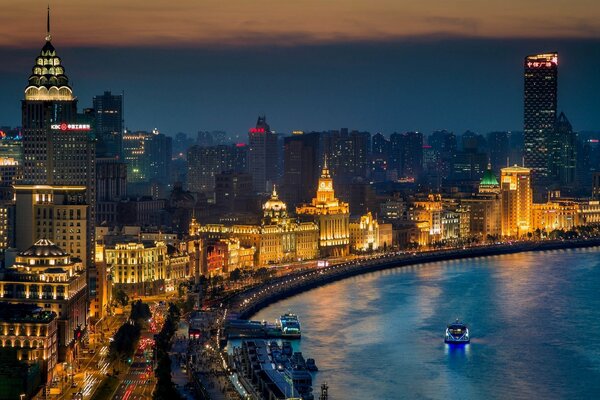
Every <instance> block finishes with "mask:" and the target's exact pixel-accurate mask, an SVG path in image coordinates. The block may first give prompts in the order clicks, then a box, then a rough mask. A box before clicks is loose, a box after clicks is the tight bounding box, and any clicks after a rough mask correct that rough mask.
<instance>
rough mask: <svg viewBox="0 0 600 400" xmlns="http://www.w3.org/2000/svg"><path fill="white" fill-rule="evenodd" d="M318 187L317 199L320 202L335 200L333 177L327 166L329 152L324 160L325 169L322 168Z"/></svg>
mask: <svg viewBox="0 0 600 400" xmlns="http://www.w3.org/2000/svg"><path fill="white" fill-rule="evenodd" d="M318 185H319V186H318V187H317V197H316V199H315V200H316V201H317V202H319V203H328V202H331V201H334V200H335V192H334V191H333V179H332V178H331V174H330V173H329V167H328V166H327V154H325V158H324V160H323V169H322V170H321V177H320V178H319V183H318Z"/></svg>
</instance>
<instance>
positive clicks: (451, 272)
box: [255, 248, 600, 399]
mask: <svg viewBox="0 0 600 400" xmlns="http://www.w3.org/2000/svg"><path fill="white" fill-rule="evenodd" d="M599 255H600V249H598V248H596V249H594V250H590V249H585V250H581V251H580V250H576V251H553V252H545V253H524V254H515V255H506V256H497V257H489V258H477V259H473V260H459V261H449V262H440V263H432V264H427V265H423V266H413V267H406V268H399V269H396V270H389V271H385V272H379V273H372V274H367V275H364V276H361V277H356V278H352V279H348V280H345V281H341V282H336V283H333V284H330V285H327V286H325V287H322V288H319V289H316V290H314V291H311V292H308V293H304V294H302V295H299V296H296V297H293V298H290V299H287V300H284V301H281V302H279V303H276V304H274V305H272V306H271V307H269V308H267V309H265V310H263V311H261V312H260V313H259V314H258V315H257V316H255V318H256V319H268V320H273V319H275V318H277V317H279V316H280V315H281V314H283V313H284V312H286V311H288V310H291V311H292V312H294V313H297V314H298V315H299V317H300V320H301V323H302V329H303V337H302V340H301V341H300V342H299V343H298V348H299V349H300V350H301V351H303V352H304V353H305V354H306V356H308V357H314V358H315V359H316V362H317V365H318V366H319V372H318V373H317V375H316V379H315V385H314V387H315V390H317V389H318V387H319V385H320V383H322V382H325V381H327V382H328V384H329V386H330V393H331V397H332V398H351V399H358V398H361V399H362V398H365V399H371V398H373V399H374V398H377V399H401V398H410V399H413V398H431V399H443V398H447V397H457V396H458V397H460V398H466V399H480V398H486V399H505V398H549V399H554V398H556V399H558V398H594V397H596V396H595V395H597V394H598V393H600V296H598V294H597V288H598V287H600V257H598V256H599ZM455 318H460V319H461V320H463V321H464V322H465V323H467V324H468V325H469V329H470V330H471V332H472V337H473V340H472V343H471V344H469V345H463V346H458V347H454V346H448V345H446V344H444V342H443V334H444V330H445V328H446V325H447V324H448V323H449V322H451V321H453V320H454V319H455Z"/></svg>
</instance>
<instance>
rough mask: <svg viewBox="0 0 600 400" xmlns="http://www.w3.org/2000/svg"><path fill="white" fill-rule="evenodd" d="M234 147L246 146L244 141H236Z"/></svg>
mask: <svg viewBox="0 0 600 400" xmlns="http://www.w3.org/2000/svg"><path fill="white" fill-rule="evenodd" d="M235 147H246V143H236V144H235Z"/></svg>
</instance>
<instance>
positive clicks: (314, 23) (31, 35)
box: [0, 0, 600, 47]
mask: <svg viewBox="0 0 600 400" xmlns="http://www.w3.org/2000/svg"><path fill="white" fill-rule="evenodd" d="M511 3H512V4H511ZM50 7H51V9H52V37H53V38H54V40H55V41H56V43H57V44H59V45H60V46H62V47H64V46H114V47H120V46H149V47H150V46H167V45H181V46H189V45H217V46H223V45H234V46H235V45H244V44H280V45H294V44H311V43H328V42H344V41H371V40H375V41H380V40H381V41H384V40H393V39H398V38H405V37H415V36H430V35H434V36H435V35H439V36H441V37H448V36H452V35H456V36H465V37H492V38H497V37H498V38H507V37H526V38H538V37H558V38H564V37H568V38H598V37H600V23H599V22H598V21H600V7H596V6H595V3H594V2H592V1H590V0H573V1H557V2H553V4H552V6H551V7H550V6H547V7H545V6H543V4H540V3H535V4H526V2H521V1H517V0H507V1H500V0H491V1H486V2H469V3H468V4H467V3H459V2H446V1H442V0H431V1H429V2H407V1H398V0H352V1H350V0H328V1H326V2H324V1H321V0H298V1H294V2H286V1H284V2H282V1H276V0H254V1H246V0H229V1H226V2H224V1H221V0H206V1H203V2H198V1H194V0H180V1H178V2H172V1H167V0H153V1H148V0H129V1H127V2H123V1H117V0H104V1H86V2H81V1H75V0H63V1H61V2H54V4H52V2H51V4H50ZM2 14H3V15H2V17H3V18H2V23H1V24H0V46H8V47H31V46H37V45H39V43H40V42H42V41H43V40H44V37H45V35H46V32H45V30H46V29H45V28H46V24H45V18H46V8H45V4H41V3H39V2H36V1H34V0H22V1H19V2H13V4H11V5H10V7H4V9H3V10H2Z"/></svg>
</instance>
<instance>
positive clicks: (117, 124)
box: [92, 91, 123, 159]
mask: <svg viewBox="0 0 600 400" xmlns="http://www.w3.org/2000/svg"><path fill="white" fill-rule="evenodd" d="M92 102H93V108H94V116H95V129H94V131H95V133H96V139H97V142H96V155H97V157H116V158H119V159H120V158H121V157H122V146H123V143H122V142H123V95H122V94H112V93H111V92H110V91H108V92H104V94H102V95H98V96H94V99H93V101H92Z"/></svg>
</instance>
